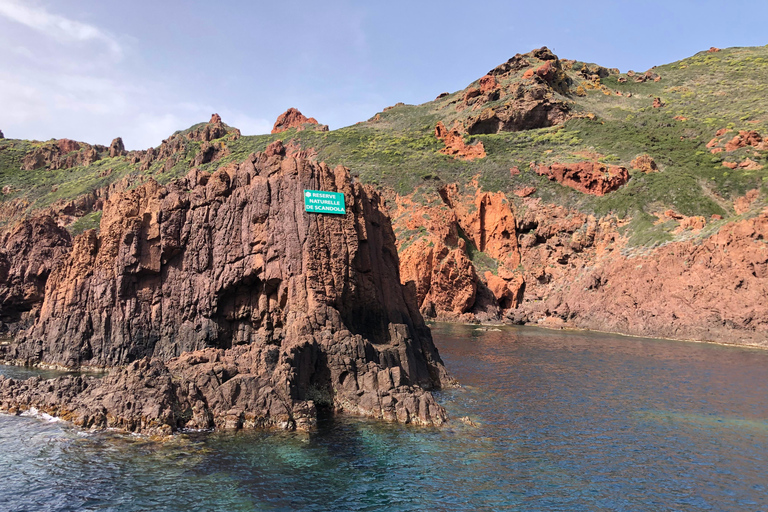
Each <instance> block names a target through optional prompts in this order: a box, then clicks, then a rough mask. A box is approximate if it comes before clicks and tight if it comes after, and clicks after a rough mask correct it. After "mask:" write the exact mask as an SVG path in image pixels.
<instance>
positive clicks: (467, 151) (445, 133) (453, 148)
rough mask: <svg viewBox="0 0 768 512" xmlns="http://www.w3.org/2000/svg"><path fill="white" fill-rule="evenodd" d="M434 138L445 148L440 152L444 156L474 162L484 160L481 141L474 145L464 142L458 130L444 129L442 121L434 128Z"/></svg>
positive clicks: (483, 149)
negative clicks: (478, 159) (479, 159)
mask: <svg viewBox="0 0 768 512" xmlns="http://www.w3.org/2000/svg"><path fill="white" fill-rule="evenodd" d="M435 137H436V138H437V140H441V141H443V143H444V144H445V147H444V148H443V149H441V150H440V152H441V153H442V154H444V155H449V156H452V157H454V158H457V159H460V160H475V159H477V158H485V157H486V154H485V147H484V146H483V143H482V142H481V141H477V142H475V143H474V144H467V143H466V142H464V137H463V136H462V135H461V133H460V132H459V130H458V129H457V128H456V127H454V128H451V129H450V130H449V129H447V128H446V127H445V125H444V124H443V122H442V121H439V122H438V123H437V126H435Z"/></svg>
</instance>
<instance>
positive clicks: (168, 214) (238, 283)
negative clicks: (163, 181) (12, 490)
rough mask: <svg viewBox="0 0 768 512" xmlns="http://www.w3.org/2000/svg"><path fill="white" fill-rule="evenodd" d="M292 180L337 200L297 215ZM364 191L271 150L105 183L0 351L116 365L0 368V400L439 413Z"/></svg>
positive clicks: (70, 410)
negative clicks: (177, 174) (336, 206)
mask: <svg viewBox="0 0 768 512" xmlns="http://www.w3.org/2000/svg"><path fill="white" fill-rule="evenodd" d="M304 189H320V190H330V191H339V192H343V193H344V194H345V197H346V204H347V214H346V215H317V214H308V213H306V212H304V202H303V196H302V191H303V190H304ZM380 203H381V201H380V199H379V196H378V195H377V193H376V192H375V191H374V190H373V189H371V188H369V187H364V186H362V185H360V184H357V183H352V181H351V180H350V177H349V173H348V171H347V170H346V169H344V168H342V167H338V168H336V169H334V170H331V169H330V168H328V167H327V166H325V165H324V164H318V163H315V162H311V161H307V160H300V159H295V158H291V157H284V156H283V155H282V154H280V152H279V151H276V150H275V149H274V148H273V150H272V151H270V154H267V153H259V154H256V155H252V157H251V158H249V159H248V160H246V161H244V162H242V163H241V164H232V165H228V166H227V167H226V168H222V169H219V170H218V171H216V172H215V173H214V174H212V175H210V174H207V173H204V172H200V171H197V170H195V169H193V170H192V171H190V173H189V174H188V175H187V176H186V177H185V178H184V179H181V180H178V181H175V182H172V183H170V184H169V185H167V186H165V187H161V186H160V185H158V184H157V183H156V182H153V181H149V182H147V183H146V184H144V185H142V186H140V187H138V188H136V189H134V190H129V191H126V192H124V193H122V194H117V195H115V196H113V197H111V198H110V199H109V200H108V201H107V202H106V203H105V205H104V213H103V217H102V221H101V230H100V232H99V234H98V235H97V234H96V232H95V231H93V230H91V231H87V232H85V233H83V234H82V235H80V236H78V237H77V238H76V239H75V241H74V247H73V248H72V251H71V253H70V254H69V256H68V257H67V258H66V260H65V261H64V262H62V264H60V265H59V266H57V267H56V269H55V270H53V271H52V273H51V275H50V276H49V278H48V283H47V286H46V292H45V299H44V301H43V304H42V307H41V310H40V315H39V319H38V320H37V321H36V322H35V324H34V326H32V327H31V328H29V329H28V330H27V331H25V332H24V334H23V335H21V336H19V337H17V339H16V341H15V342H14V343H13V344H12V345H11V347H10V351H9V353H8V354H7V355H6V357H8V358H10V359H13V360H16V361H22V362H26V363H36V362H41V363H46V364H57V365H62V366H66V367H74V368H77V367H87V366H97V367H114V366H122V365H127V366H126V367H125V368H123V369H122V370H116V371H114V372H113V373H112V374H111V375H110V376H109V377H107V378H105V379H101V380H98V379H83V378H74V379H72V378H69V379H59V380H56V381H53V382H45V383H40V382H31V383H30V382H27V383H18V382H11V381H7V380H5V381H2V380H0V408H4V409H6V410H14V409H16V410H21V409H24V408H29V407H37V408H38V409H41V410H45V411H47V412H48V411H50V412H49V413H51V414H56V415H59V416H62V417H65V418H68V419H72V420H73V421H75V423H77V424H82V425H84V426H90V425H95V426H99V427H103V426H107V427H116V428H122V429H125V430H131V431H141V432H150V433H151V432H161V433H162V432H167V431H171V430H175V429H177V428H182V427H195V428H209V427H214V426H215V427H224V428H228V427H234V428H238V427H257V426H275V427H282V428H294V427H297V428H304V427H308V426H311V424H312V422H313V421H314V416H315V408H316V407H318V406H325V407H332V408H334V409H335V410H339V411H345V412H348V413H352V414H360V415H365V416H372V417H377V418H383V419H387V420H396V421H402V422H411V423H419V424H440V423H442V422H443V421H444V420H445V418H446V415H445V412H444V410H443V409H442V408H441V407H440V406H439V405H437V403H436V402H435V401H434V398H433V397H432V395H431V394H430V393H429V392H428V391H425V389H427V390H428V389H433V388H436V387H439V386H440V385H441V384H445V383H446V382H447V381H448V379H447V377H446V374H445V370H444V368H443V365H442V362H441V361H440V357H439V355H438V354H437V350H436V349H435V347H434V345H433V344H432V340H431V336H430V333H429V330H428V328H427V327H426V326H425V325H424V323H423V320H422V318H421V316H420V315H419V313H418V310H417V306H416V305H415V304H414V303H412V301H411V298H410V296H409V295H407V294H406V292H405V290H404V288H403V287H402V285H401V284H400V279H399V271H398V267H399V262H398V258H397V252H396V250H395V245H394V241H395V239H394V234H393V232H392V228H391V225H390V222H389V219H388V217H387V216H386V214H385V213H384V212H383V211H382V210H381V209H380ZM145 358H146V359H145Z"/></svg>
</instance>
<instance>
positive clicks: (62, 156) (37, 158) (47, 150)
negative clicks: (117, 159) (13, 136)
mask: <svg viewBox="0 0 768 512" xmlns="http://www.w3.org/2000/svg"><path fill="white" fill-rule="evenodd" d="M106 149H107V148H105V147H104V146H91V145H90V144H86V143H84V142H76V141H74V140H69V139H60V140H56V141H52V142H46V143H44V144H42V145H41V146H38V147H36V148H35V149H34V150H32V151H30V152H29V153H27V154H26V155H24V158H23V159H22V161H21V170H22V171H31V170H33V169H39V168H41V167H48V168H49V169H70V168H72V167H77V166H81V165H83V166H87V165H91V164H92V163H93V162H95V161H96V160H98V159H99V152H103V151H106Z"/></svg>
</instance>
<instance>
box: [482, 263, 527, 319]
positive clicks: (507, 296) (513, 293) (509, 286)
mask: <svg viewBox="0 0 768 512" xmlns="http://www.w3.org/2000/svg"><path fill="white" fill-rule="evenodd" d="M485 280H486V283H487V285H488V289H489V290H491V292H492V293H493V296H494V297H496V300H497V301H498V302H499V307H500V308H501V309H502V310H508V309H514V308H516V307H518V306H519V305H520V303H521V302H522V300H523V291H524V290H525V281H524V280H523V277H522V276H520V275H514V276H513V277H512V278H511V279H503V278H502V277H500V276H497V275H494V274H493V273H492V272H490V271H487V272H486V273H485Z"/></svg>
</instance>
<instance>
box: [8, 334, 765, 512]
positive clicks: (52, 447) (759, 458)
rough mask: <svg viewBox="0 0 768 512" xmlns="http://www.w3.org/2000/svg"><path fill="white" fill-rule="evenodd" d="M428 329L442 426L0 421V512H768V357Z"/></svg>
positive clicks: (703, 347) (340, 419) (680, 345)
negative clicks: (443, 375)
mask: <svg viewBox="0 0 768 512" xmlns="http://www.w3.org/2000/svg"><path fill="white" fill-rule="evenodd" d="M431 327H432V332H433V337H434V339H435V344H436V345H437V347H438V349H439V351H440V354H441V356H442V358H443V360H444V361H445V364H446V367H447V368H448V371H449V372H450V374H451V375H452V376H453V377H454V378H456V379H457V380H458V381H459V382H460V384H461V385H460V387H457V388H452V389H446V390H443V391H440V392H438V393H437V395H438V399H439V401H440V403H442V404H443V405H444V406H445V408H446V409H447V410H448V413H449V415H450V417H451V420H450V422H449V423H448V424H447V425H446V426H443V427H440V428H424V427H415V426H409V425H397V424H391V423H386V422H379V421H371V420H368V419H360V418H353V417H346V416H335V417H334V416H327V417H322V418H321V419H320V421H319V424H318V427H317V429H316V431H313V432H309V433H303V432H262V431H257V432H253V431H250V432H246V431H240V432H212V433H210V432H209V433H204V432H203V433H201V432H198V433H184V434H179V435H176V436H174V437H173V439H171V440H170V441H165V442H159V441H155V440H152V439H149V438H146V437H141V436H133V435H125V434H120V433H116V432H85V431H82V430H80V429H77V428H75V427H72V426H71V425H69V424H67V423H66V422H62V421H58V420H56V419H55V418H51V417H48V416H44V415H41V414H34V413H29V414H26V415H23V416H13V415H8V414H0V511H3V512H5V511H8V512H11V511H14V512H15V511H18V512H21V511H30V512H38V511H153V512H158V511H206V512H210V511H262V510H263V511H294V510H300V511H304V510H306V511H347V510H349V511H484V510H489V511H493V510H505V511H506V510H520V511H539V510H540V511H624V510H626V511H644V510H648V511H657V510H665V511H666V510H679V511H706V510H712V511H731V510H733V511H768V351H764V350H758V349H750V348H743V347H732V346H723V345H716V344H703V343H692V342H682V341H669V340H655V339H644V338H633V337H624V336H618V335H611V334H600V333H589V332H574V331H550V330H543V329H537V328H534V327H498V328H496V327H477V326H469V325H451V324H434V325H432V326H431ZM0 373H2V374H5V375H12V376H13V377H14V378H25V377H28V376H32V375H37V374H40V373H41V372H40V371H38V370H32V369H25V368H17V367H3V366H0ZM42 373H43V374H44V376H46V377H50V376H53V375H55V372H50V371H48V372H42Z"/></svg>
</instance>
